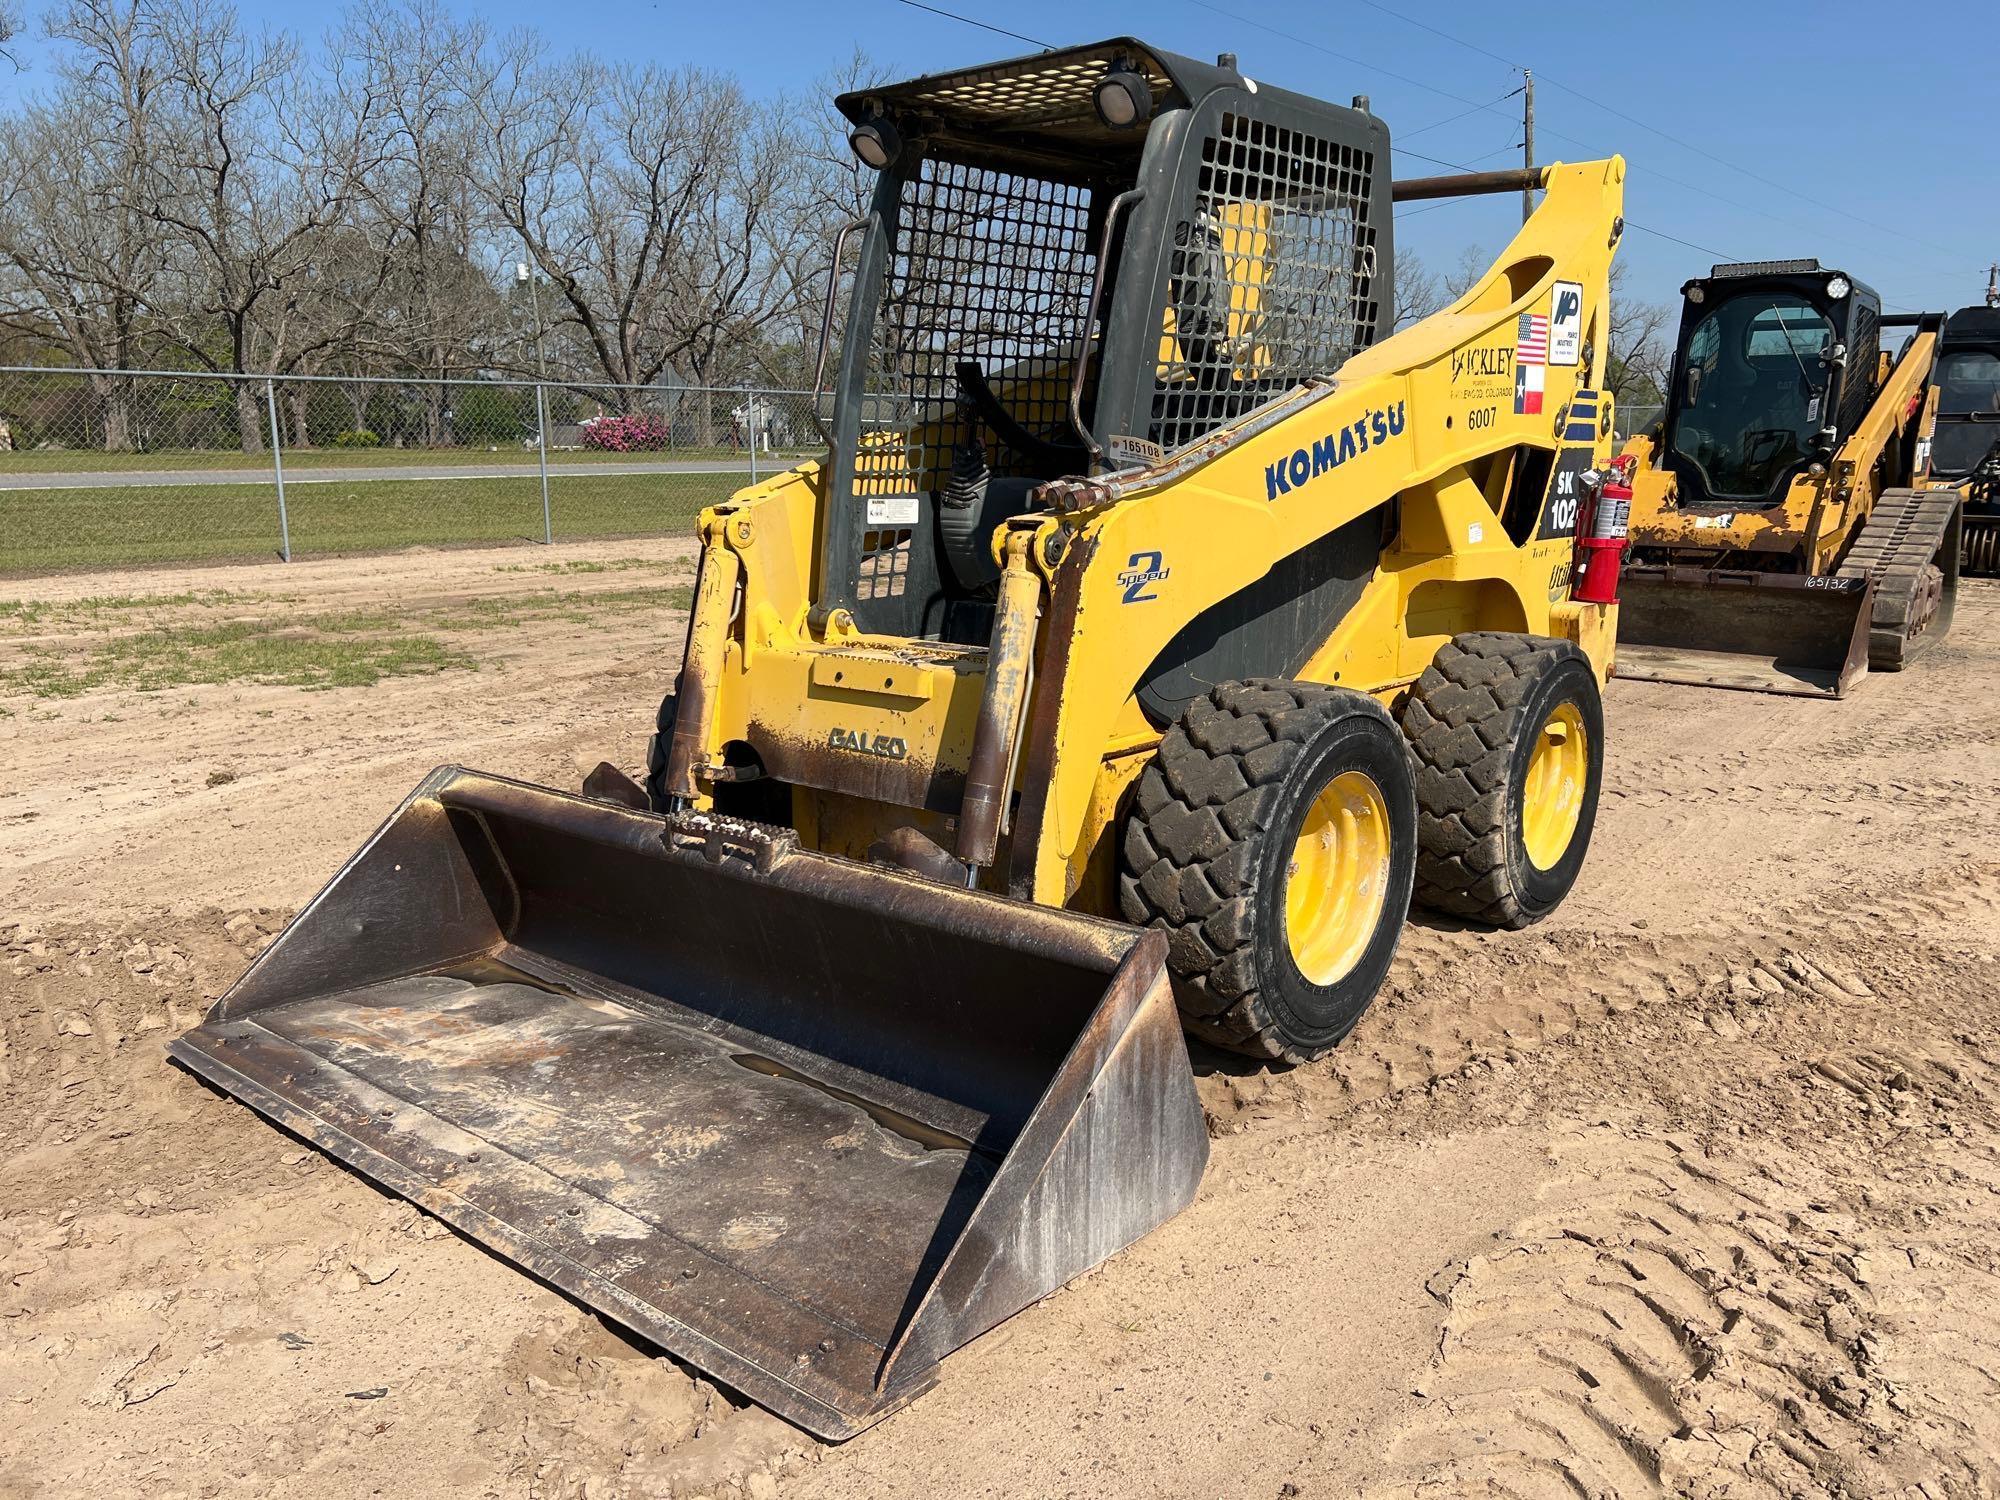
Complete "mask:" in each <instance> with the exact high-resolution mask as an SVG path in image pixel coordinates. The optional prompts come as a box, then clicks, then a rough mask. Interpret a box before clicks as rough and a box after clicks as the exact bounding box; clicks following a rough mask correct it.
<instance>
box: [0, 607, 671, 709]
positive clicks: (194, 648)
mask: <svg viewBox="0 0 2000 1500" xmlns="http://www.w3.org/2000/svg"><path fill="white" fill-rule="evenodd" d="M691 594H692V591H691V590H690V589H689V588H688V587H687V586H686V585H663V586H659V587H653V588H633V589H612V590H605V591H601V592H562V591H560V590H556V589H548V590H546V591H544V592H540V593H534V594H522V595H514V596H502V597H497V598H485V599H468V600H462V601H458V602H456V603H452V604H447V605H433V606H429V607H425V608H416V609H410V610H405V611H402V612H400V613H398V612H395V611H391V610H388V609H355V610H339V611H327V612H322V613H318V614H308V615H290V614H273V615H271V616H270V617H268V618H262V619H235V620H225V621H221V622H219V623H216V624H207V623H202V622H200V621H195V622H187V621H169V622H165V623H160V624H156V625H152V626H148V627H146V628H143V629H139V630H132V631H127V632H125V633H122V634H117V635H112V634H105V635H103V636H101V637H99V638H98V639H95V640H92V641H90V642H88V643H87V644H86V645H85V646H84V648H83V649H82V650H80V651H79V650H77V649H75V648H73V647H67V648H63V647H58V648H47V647H34V646H30V647H29V648H28V651H27V655H26V659H25V661H23V662H22V663H21V664H20V665H17V666H11V667H10V666H0V695H4V694H9V693H23V694H28V695H31V696H33V697H37V698H74V697H77V696H79V695H81V694H83V693H87V692H90V691H92V690H94V689H97V688H135V689H137V690H139V691H140V692H159V691H163V690H165V689H168V688H175V687H183V686H189V685H194V684H216V683H225V682H244V683H257V684H263V685H275V686H281V687H299V688H307V689H324V688H337V687H372V686H373V685H374V684H376V683H378V682H380V681H382V679H384V678H385V677H403V676H409V675H412V674H417V673H432V672H443V671H447V670H450V669H453V668H472V667H476V666H477V665H478V662H477V659H476V658H475V656H474V655H473V653H472V652H471V651H469V650H468V649H466V645H465V643H463V642H455V641H447V640H441V639H439V636H440V635H446V636H466V635H477V634H479V633H482V632H492V631H497V630H505V629H511V628H513V627H515V626H518V625H524V624H528V623H530V622H533V621H545V620H557V619H559V620H564V621H570V622H574V623H578V624H587V623H588V622H589V621H590V620H591V619H593V618H594V617H596V616H598V615H603V614H619V613H625V612H629V611H633V610H644V609H653V610H679V609H686V608H687V607H688V604H689V602H690V599H691ZM223 597H225V598H229V602H233V603H239V604H240V603H241V602H242V601H243V600H245V599H256V598H258V597H260V596H257V595H241V596H233V597H232V596H223ZM261 597H262V598H263V599H265V600H266V602H269V603H274V604H275V603H282V602H284V601H282V600H280V599H278V598H277V597H276V596H271V595H265V596H261ZM83 602H89V601H83ZM97 602H99V603H102V604H113V605H125V604H133V605H144V604H160V605H179V606H181V607H184V608H185V607H188V606H191V605H192V606H205V605H209V604H212V603H214V602H216V600H215V599H213V598H211V597H209V596H204V595H194V594H182V595H163V596H160V597H158V598H154V599H146V598H143V597H136V596H135V597H131V598H126V597H122V596H121V597H117V598H107V599H105V600H100V601H97ZM61 607H64V608H67V607H70V606H61ZM66 623H72V624H74V623H78V622H77V621H74V620H72V621H67V622H66ZM81 623H83V624H85V625H90V624H98V625H102V624H103V623H104V620H103V618H102V616H86V617H84V618H83V619H82V621H81ZM413 627H414V628H413Z"/></svg>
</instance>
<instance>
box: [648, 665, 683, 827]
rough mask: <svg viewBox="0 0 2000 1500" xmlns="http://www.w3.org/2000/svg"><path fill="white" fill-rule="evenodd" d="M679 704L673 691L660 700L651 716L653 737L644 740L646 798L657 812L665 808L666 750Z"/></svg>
mask: <svg viewBox="0 0 2000 1500" xmlns="http://www.w3.org/2000/svg"><path fill="white" fill-rule="evenodd" d="M679 706H680V698H679V696H678V695H677V694H674V693H669V694H667V695H666V697H664V698H662V699H661V700H660V711H659V713H657V714H656V715H654V717H653V737H652V738H651V739H649V740H647V741H646V800H647V801H648V802H649V803H651V804H652V807H653V811H654V812H657V813H663V812H665V811H666V810H667V751H668V750H669V749H670V748H671V747H672V745H673V742H674V713H675V710H676V709H678V708H679Z"/></svg>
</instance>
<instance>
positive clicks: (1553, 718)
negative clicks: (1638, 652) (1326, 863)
mask: <svg viewBox="0 0 2000 1500" xmlns="http://www.w3.org/2000/svg"><path fill="white" fill-rule="evenodd" d="M1402 721H1403V733H1404V734H1405V735H1406V736H1407V737H1408V739H1409V744H1410V755H1411V759H1412V760H1413V761H1414V763H1415V765H1416V785H1417V839H1418V852H1417V886H1416V901H1417V904H1418V905H1420V906H1423V907H1426V908H1428V909H1429V910H1431V911H1436V912H1443V913H1445V914H1447V915H1449V916H1455V917H1465V918H1469V919H1471V920H1473V921H1476V922H1484V923H1488V924H1490V925H1492V926H1495V927H1514V928H1519V927H1526V926H1529V925H1530V924H1531V923H1535V922H1539V921H1540V920H1541V919H1542V918H1543V917H1545V916H1547V915H1548V914H1549V913H1550V912H1552V911H1554V910H1555V909H1556V907H1557V906H1558V905H1560V904H1561V902H1562V899H1563V897H1564V896H1566V895H1568V894H1569V890H1570V887H1571V886H1573V885H1574V884H1576V877H1577V873H1578V871H1580V870H1581V869H1582V868H1583V858H1584V855H1585V854H1586V853H1587V852H1588V850H1589V848H1590V834H1591V828H1592V825H1593V824H1594V823H1595V822H1596V819H1597V798H1598V793H1599V790H1600V788H1601V786H1602V783H1603V780H1604V706H1603V703H1602V701H1601V699H1600V698H1599V695H1598V691H1597V678H1596V677H1595V675H1593V673H1592V672H1591V669H1590V661H1589V658H1587V657H1586V656H1585V655H1584V654H1583V652H1581V651H1580V650H1578V649H1577V648H1576V646H1575V645H1573V644H1572V643H1570V642H1569V641H1559V640H1552V639H1549V638H1547V637H1545V636H1531V635H1509V634H1498V633H1491V634H1489V633H1484V632H1482V633H1478V634H1472V635H1461V636H1458V637H1457V638H1455V639H1454V640H1452V641H1451V642H1450V643H1448V644H1447V645H1446V646H1445V647H1444V648H1443V649H1442V650H1440V651H1439V652H1438V654H1437V656H1436V658H1435V659H1434V660H1433V661H1432V662H1431V664H1430V666H1429V667H1427V668H1425V669H1424V674H1423V676H1421V677H1419V678H1418V679H1417V681H1416V684H1415V685H1414V686H1413V687H1412V688H1411V689H1410V693H1409V696H1408V697H1407V698H1406V699H1405V700H1404V702H1403V711H1402ZM1578 739H1581V741H1582V743H1581V746H1580V747H1579V746H1578V745H1577V741H1578ZM1579 749H1580V753H1579Z"/></svg>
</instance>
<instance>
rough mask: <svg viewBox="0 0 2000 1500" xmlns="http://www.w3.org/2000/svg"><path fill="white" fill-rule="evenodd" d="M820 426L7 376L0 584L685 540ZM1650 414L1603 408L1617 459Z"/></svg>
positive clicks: (314, 389)
mask: <svg viewBox="0 0 2000 1500" xmlns="http://www.w3.org/2000/svg"><path fill="white" fill-rule="evenodd" d="M905 405H906V403H903V402H899V401H894V400H889V399H886V398H882V399H875V400H871V401H870V403H869V404H868V409H867V410H865V411H864V412H863V414H862V415H863V421H864V425H868V426H876V425H883V424H888V425H894V424H895V423H896V421H897V420H898V418H899V417H903V418H907V415H908V413H907V411H906V410H905V409H904V408H905ZM825 413H826V403H825V400H824V398H821V399H818V400H816V399H815V398H814V397H813V395H812V394H811V393H810V392H805V391H761V390H760V391H752V390H705V389H698V388H680V387H665V386H615V385H595V384H589V383H584V382H575V383H564V382H557V381H548V382H534V381H506V380H477V381H475V380H392V379H382V378H379V377H373V376H369V377H361V376H357V377H353V378H346V377H341V376H309V377H308V376H293V377H285V378H277V379H266V378H264V377H262V376H230V375H210V374H196V373H174V372H164V371H97V370H92V371H80V370H52V369H38V368H28V367H20V366H5V367H0V573H25V572H41V571H48V570H53V569H62V568H90V567H103V566H108V565H116V564H124V563H147V562H205V561H223V560H231V559H246V558H267V557H280V558H284V559H286V560H290V559H291V558H294V557H310V556H322V555H327V554H332V553H339V552H363V551H378V550H385V549H390V548H395V547H406V546H419V545H426V546H452V545H457V544H463V543H476V542H489V543H490V542H507V541H554V540H557V539H568V540H577V539H581V538H586V537H613V536H646V535H661V534H666V535H686V534H688V532H689V531H690V528H691V527H692V524H693V521H694V518H695V517H696V516H697V515H698V514H699V513H700V511H701V509H702V507H703V506H706V505H711V504H714V503H715V502H716V501H718V500H722V499H725V498H727V496H728V495H729V494H730V492H731V491H733V490H735V489H737V488H739V487H740V486H742V485H744V484H746V483H748V482H750V481H752V480H754V479H755V478H757V477H758V476H759V475H762V474H769V473H770V472H772V471H773V470H775V469H779V468H784V467H788V466H790V465H792V464H794V463H796V462H798V461H799V460H800V459H801V458H805V457H810V456H812V455H814V454H816V453H819V452H821V451H823V449H824V444H825V437H824V431H825V429H824V417H825ZM1659 414H1660V408H1658V407H1656V406H1620V407H1619V408H1618V413H1617V434H1616V435H1617V437H1618V439H1619V440H1620V441H1622V440H1623V439H1624V438H1626V437H1628V436H1630V435H1631V434H1632V433H1634V432H1640V431H1644V430H1645V428H1646V427H1647V426H1648V425H1650V424H1651V423H1652V422H1653V421H1654V420H1655V419H1657V417H1658V416H1659Z"/></svg>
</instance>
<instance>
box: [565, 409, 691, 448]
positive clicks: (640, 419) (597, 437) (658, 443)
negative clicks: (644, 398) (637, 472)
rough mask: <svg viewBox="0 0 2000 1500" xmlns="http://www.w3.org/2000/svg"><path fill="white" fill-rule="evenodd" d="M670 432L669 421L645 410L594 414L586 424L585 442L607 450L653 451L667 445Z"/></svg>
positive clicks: (585, 445)
mask: <svg viewBox="0 0 2000 1500" xmlns="http://www.w3.org/2000/svg"><path fill="white" fill-rule="evenodd" d="M670 432H671V429H670V428H669V427H668V426H667V424H666V422H664V421H663V420H661V419H660V418H659V417H653V416H648V415H647V414H646V413H644V412H634V413H632V414H631V415H630V416H625V417H593V418H591V419H590V420H589V421H588V422H585V423H584V424H583V446H584V447H586V448H596V449H599V450H601V451H603V452H605V453H653V452H657V451H658V450H659V449H661V448H664V447H666V446H667V442H668V438H669V436H670Z"/></svg>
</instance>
